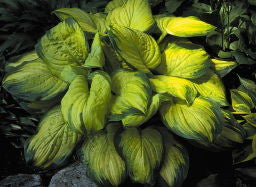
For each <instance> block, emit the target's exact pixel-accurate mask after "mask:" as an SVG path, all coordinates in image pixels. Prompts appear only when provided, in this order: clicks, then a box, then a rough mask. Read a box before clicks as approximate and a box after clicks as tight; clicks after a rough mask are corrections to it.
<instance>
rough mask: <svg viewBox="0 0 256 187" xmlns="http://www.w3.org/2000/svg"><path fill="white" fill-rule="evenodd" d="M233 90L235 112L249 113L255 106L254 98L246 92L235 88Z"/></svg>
mask: <svg viewBox="0 0 256 187" xmlns="http://www.w3.org/2000/svg"><path fill="white" fill-rule="evenodd" d="M230 92H231V101H232V108H233V109H234V110H235V112H234V113H235V114H249V113H251V109H252V108H254V107H255V104H254V103H253V101H252V98H251V97H250V96H249V95H248V94H247V93H245V92H243V91H240V90H237V89H233V90H230Z"/></svg>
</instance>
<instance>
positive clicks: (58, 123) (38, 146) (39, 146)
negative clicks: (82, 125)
mask: <svg viewBox="0 0 256 187" xmlns="http://www.w3.org/2000/svg"><path fill="white" fill-rule="evenodd" d="M80 138H81V137H80V135H79V134H77V133H75V132H74V131H72V130H71V129H70V128H69V127H68V124H67V123H66V122H65V121H64V119H63V117H62V113H61V110H60V106H57V107H54V108H53V109H51V110H50V111H49V112H48V113H47V114H46V115H45V116H44V118H43V119H42V121H41V122H40V124H39V130H38V132H37V134H36V135H34V136H33V137H32V138H30V139H29V141H28V143H27V144H26V146H25V158H26V161H28V162H30V161H31V162H33V164H34V165H35V166H38V167H41V168H47V167H49V166H52V165H60V164H62V163H63V162H64V161H65V160H66V158H67V157H68V156H69V155H70V154H71V153H72V151H73V150H74V148H75V146H76V144H77V143H78V141H79V140H80Z"/></svg>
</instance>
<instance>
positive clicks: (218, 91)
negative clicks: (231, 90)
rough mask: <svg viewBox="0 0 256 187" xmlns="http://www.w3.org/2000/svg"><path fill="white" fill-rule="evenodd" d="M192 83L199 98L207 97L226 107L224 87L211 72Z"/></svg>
mask: <svg viewBox="0 0 256 187" xmlns="http://www.w3.org/2000/svg"><path fill="white" fill-rule="evenodd" d="M193 82H194V86H195V88H196V89H197V91H198V92H199V94H200V95H201V96H204V97H208V98H210V99H212V100H214V101H215V102H217V103H218V104H220V105H222V106H227V105H228V102H227V100H226V95H225V88H224V85H223V84H222V82H221V79H220V78H219V76H218V75H217V74H215V73H214V72H213V71H211V70H209V71H208V73H206V74H205V75H203V76H202V77H200V78H199V79H196V80H193Z"/></svg>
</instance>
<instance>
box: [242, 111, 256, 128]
mask: <svg viewBox="0 0 256 187" xmlns="http://www.w3.org/2000/svg"><path fill="white" fill-rule="evenodd" d="M243 118H244V119H245V120H246V122H247V123H249V124H250V125H252V126H254V127H256V114H255V113H253V114H248V115H246V116H243Z"/></svg>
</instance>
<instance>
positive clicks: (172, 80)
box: [150, 75, 197, 104]
mask: <svg viewBox="0 0 256 187" xmlns="http://www.w3.org/2000/svg"><path fill="white" fill-rule="evenodd" d="M150 83H151V86H152V88H153V90H154V91H155V92H157V93H162V94H163V93H168V94H170V95H172V96H174V97H178V98H180V99H183V100H185V101H186V102H187V103H188V104H191V103H192V102H193V101H194V99H195V98H196V96H197V90H196V88H195V87H194V85H193V83H192V82H191V81H189V80H186V79H181V78H177V77H172V76H165V75H156V76H154V77H153V78H151V79H150Z"/></svg>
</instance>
